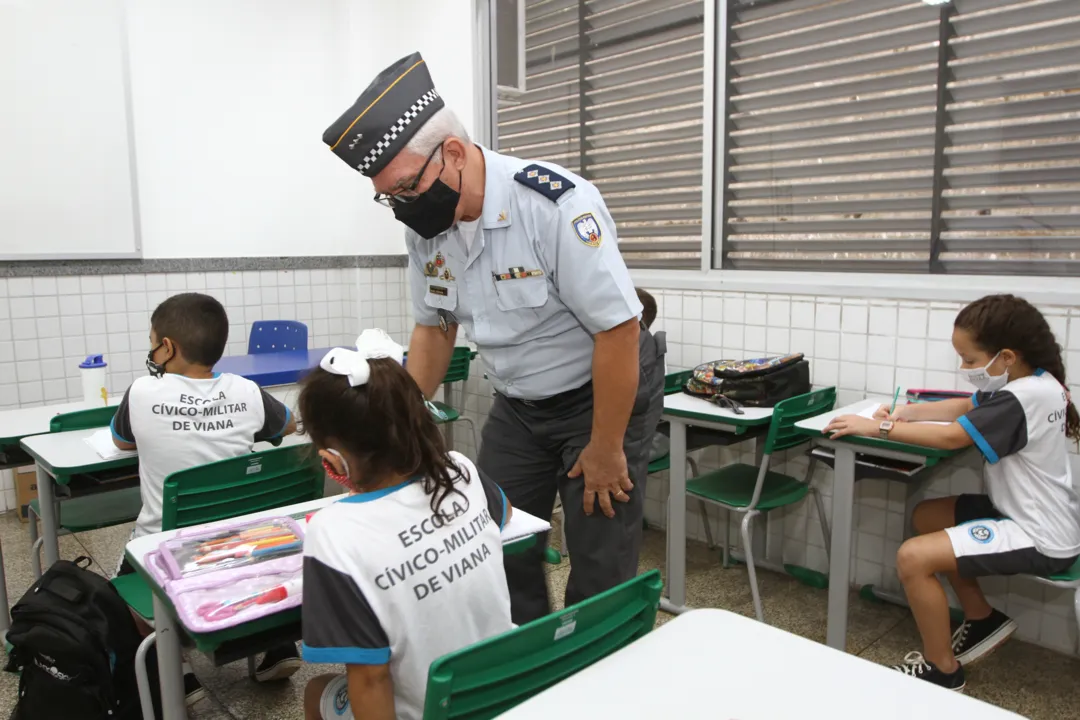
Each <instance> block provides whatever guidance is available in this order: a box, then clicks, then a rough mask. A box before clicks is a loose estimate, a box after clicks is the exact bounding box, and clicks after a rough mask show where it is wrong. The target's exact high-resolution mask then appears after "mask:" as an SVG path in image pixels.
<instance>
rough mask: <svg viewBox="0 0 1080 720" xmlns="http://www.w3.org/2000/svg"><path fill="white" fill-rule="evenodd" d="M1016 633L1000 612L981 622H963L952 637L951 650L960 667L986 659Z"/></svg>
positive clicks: (1008, 618)
mask: <svg viewBox="0 0 1080 720" xmlns="http://www.w3.org/2000/svg"><path fill="white" fill-rule="evenodd" d="M1014 632H1016V623H1015V622H1014V621H1013V620H1012V618H1010V617H1009V616H1008V615H1006V614H1005V613H1003V612H1001V611H1000V610H994V611H993V612H991V613H990V614H989V615H988V616H987V617H984V618H983V619H982V620H965V621H964V623H963V624H962V625H961V626H960V627H958V628H957V629H956V632H954V633H953V636H952V649H953V654H954V655H956V659H957V660H959V661H960V664H961V665H970V664H971V663H973V662H975V661H976V660H980V659H981V658H983V657H986V656H987V655H989V654H990V653H992V652H993V651H994V650H996V649H997V648H998V646H999V645H1001V644H1002V643H1003V642H1005V641H1006V640H1008V639H1009V636H1010V635H1012V634H1013V633H1014Z"/></svg>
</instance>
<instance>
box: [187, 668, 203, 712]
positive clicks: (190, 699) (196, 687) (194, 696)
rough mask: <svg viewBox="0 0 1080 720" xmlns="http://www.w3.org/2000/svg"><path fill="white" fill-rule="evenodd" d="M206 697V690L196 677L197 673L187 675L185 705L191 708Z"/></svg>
mask: <svg viewBox="0 0 1080 720" xmlns="http://www.w3.org/2000/svg"><path fill="white" fill-rule="evenodd" d="M204 697H206V690H204V689H203V686H202V683H201V682H199V678H197V677H195V673H187V674H185V675H184V703H185V704H186V705H187V706H188V707H191V706H192V705H194V704H195V703H197V702H199V701H200V700H202V699H203V698H204Z"/></svg>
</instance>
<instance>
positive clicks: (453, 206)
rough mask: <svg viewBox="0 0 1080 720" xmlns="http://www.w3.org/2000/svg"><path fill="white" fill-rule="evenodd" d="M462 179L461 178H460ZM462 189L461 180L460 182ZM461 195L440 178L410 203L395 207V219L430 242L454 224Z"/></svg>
mask: <svg viewBox="0 0 1080 720" xmlns="http://www.w3.org/2000/svg"><path fill="white" fill-rule="evenodd" d="M459 177H460V176H459ZM459 187H460V180H459ZM460 199H461V193H460V192H459V191H458V190H455V189H453V188H452V187H450V186H449V185H447V184H446V183H444V182H443V181H442V180H440V179H439V178H435V182H433V183H432V184H431V187H429V188H428V189H427V190H425V191H424V192H422V193H420V194H419V195H417V196H416V199H415V200H413V201H412V202H410V203H402V204H399V205H395V206H394V217H396V218H397V219H398V220H399V221H400V222H402V223H404V224H405V225H406V226H408V227H409V228H411V229H412V230H413V232H415V233H416V234H417V235H419V236H420V237H422V238H424V239H425V240H430V239H431V238H433V237H435V236H436V235H438V234H439V233H442V232H446V231H447V230H449V229H450V226H451V225H453V224H454V215H455V214H456V213H457V206H458V201H459V200H460Z"/></svg>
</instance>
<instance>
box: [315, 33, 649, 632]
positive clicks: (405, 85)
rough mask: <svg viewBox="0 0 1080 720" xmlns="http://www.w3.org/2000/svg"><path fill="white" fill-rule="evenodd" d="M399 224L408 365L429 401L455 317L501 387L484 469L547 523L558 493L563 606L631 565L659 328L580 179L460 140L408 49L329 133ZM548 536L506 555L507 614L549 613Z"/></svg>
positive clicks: (622, 576) (485, 442)
mask: <svg viewBox="0 0 1080 720" xmlns="http://www.w3.org/2000/svg"><path fill="white" fill-rule="evenodd" d="M323 140H324V141H325V142H326V144H327V145H329V146H330V148H331V150H332V151H333V152H334V154H336V155H337V156H338V157H340V158H341V159H342V160H344V161H345V162H346V163H348V164H349V165H350V166H352V167H353V168H355V169H357V170H359V171H360V172H361V173H362V174H363V175H366V176H367V177H369V178H371V179H372V181H373V183H374V186H375V190H376V194H375V201H376V202H379V203H381V204H383V205H385V206H386V207H388V208H390V209H391V210H392V211H393V213H394V215H395V217H396V218H397V219H398V220H399V221H400V222H402V223H403V224H404V225H405V226H406V227H407V228H408V230H407V231H406V233H405V242H406V245H407V247H408V253H409V269H408V274H409V279H410V283H411V288H412V301H413V306H414V308H413V309H414V314H415V317H416V327H415V328H414V330H413V334H412V339H411V342H410V345H409V363H408V368H409V371H410V373H411V374H412V376H413V377H414V378H415V379H416V382H417V384H418V385H419V386H420V388H421V389H422V390H423V392H424V393H425V394H427V395H428V396H429V397H430V396H431V395H433V394H434V393H435V392H436V390H437V389H438V387H439V384H440V383H441V381H442V378H443V376H444V374H445V373H446V370H447V367H448V364H449V361H450V356H451V353H452V351H453V348H454V345H455V341H456V338H457V332H458V328H459V327H460V328H463V329H464V330H465V333H466V335H467V336H468V338H469V339H470V340H472V341H473V342H474V343H476V346H477V349H478V350H479V354H480V359H481V361H482V363H483V366H484V369H485V371H486V372H487V375H488V377H489V378H490V379H491V383H492V385H493V386H494V388H495V391H496V392H495V399H494V402H493V404H492V407H491V412H490V414H489V416H488V419H487V422H486V423H485V425H484V428H483V432H482V446H481V448H480V450H479V457H478V462H477V465H478V467H479V468H480V470H481V472H484V473H486V474H487V475H488V476H490V477H491V478H492V479H494V480H495V481H496V482H497V483H498V484H499V485H500V486H501V487H502V488H503V490H504V491H505V493H506V495H507V497H508V498H509V499H510V502H511V504H513V505H514V506H516V507H519V508H521V509H523V510H525V511H527V512H529V513H532V514H533V515H537V516H539V517H542V518H549V517H550V516H551V511H552V506H553V504H554V500H555V494H556V492H558V493H559V495H560V497H561V498H562V505H563V517H564V523H565V532H566V540H567V545H568V549H569V553H570V564H571V573H570V578H569V581H568V583H567V589H566V603H567V604H568V605H569V604H571V603H574V602H578V601H580V600H582V599H584V598H587V597H590V596H592V595H595V594H597V593H599V592H602V591H604V590H606V589H608V588H610V587H612V586H614V585H617V584H619V583H621V582H623V581H625V580H628V579H630V578H632V577H634V576H635V575H636V574H637V562H638V551H639V549H640V545H641V533H642V517H643V506H644V499H645V476H646V474H647V469H646V468H647V465H648V451H649V446H650V441H651V438H652V435H653V433H654V432H655V429H656V425H657V422H658V420H659V417H660V412H661V410H662V405H663V368H664V364H663V359H662V355H663V353H664V347H663V340H662V338H654V337H653V336H652V335H651V334H650V333H649V332H648V330H646V329H645V328H644V327H643V326H642V325H641V323H640V321H639V315H640V313H641V310H642V306H641V303H640V302H639V301H638V298H637V294H636V292H635V290H634V286H633V284H632V282H631V280H630V275H629V273H628V272H627V269H626V265H625V264H624V262H623V259H622V256H621V255H620V253H619V248H618V244H617V238H616V234H615V223H614V222H613V221H612V219H611V215H610V214H609V213H608V210H607V207H606V206H605V205H604V200H603V198H602V197H601V196H600V193H599V191H598V190H597V189H596V187H595V186H593V184H592V183H590V182H589V181H587V180H585V179H583V178H581V177H579V176H577V175H575V174H573V173H570V172H568V171H567V170H564V169H563V168H561V167H559V166H557V165H553V164H551V163H545V162H530V161H527V160H519V159H517V158H513V157H508V156H506V155H501V154H499V153H496V152H493V151H491V150H488V149H487V148H483V147H480V146H478V145H476V144H474V143H472V142H471V141H470V140H469V136H468V133H467V131H466V130H465V128H464V127H463V126H462V124H461V122H460V121H459V120H458V119H457V118H456V117H455V115H454V114H453V112H452V111H451V110H450V109H449V108H447V107H445V104H444V102H443V99H442V98H441V97H440V96H439V93H438V92H437V91H436V89H435V87H434V84H433V83H432V80H431V76H430V74H429V73H428V69H427V66H426V65H425V64H424V60H423V59H422V58H421V57H420V55H419V54H418V53H417V54H413V55H410V56H409V57H406V58H403V59H401V60H399V61H398V62H396V63H394V64H393V65H391V66H390V67H388V68H387V69H386V70H384V71H383V72H382V73H380V74H379V75H378V77H376V78H375V80H374V81H372V83H371V85H369V86H368V88H367V89H366V90H364V92H363V93H362V94H361V95H360V97H359V98H358V99H357V100H356V102H355V103H354V104H353V105H352V107H350V108H349V109H348V110H346V111H345V113H344V114H342V115H341V117H340V118H338V119H337V120H336V121H335V122H334V123H333V124H332V125H331V126H330V127H329V128H328V129H327V130H326V133H325V134H324V136H323ZM541 545H542V543H538V545H537V547H535V548H534V550H533V551H531V552H529V553H525V554H522V555H517V556H512V557H507V558H506V559H505V564H506V571H507V581H508V584H509V587H510V595H511V603H512V608H513V619H514V621H515V622H516V623H519V624H520V623H524V622H528V621H529V620H533V619H535V618H537V617H541V616H543V615H545V614H547V613H548V612H549V604H548V597H547V586H546V583H545V579H544V572H543V568H542V566H541V558H542V555H543V552H542V551H543V548H542V546H541Z"/></svg>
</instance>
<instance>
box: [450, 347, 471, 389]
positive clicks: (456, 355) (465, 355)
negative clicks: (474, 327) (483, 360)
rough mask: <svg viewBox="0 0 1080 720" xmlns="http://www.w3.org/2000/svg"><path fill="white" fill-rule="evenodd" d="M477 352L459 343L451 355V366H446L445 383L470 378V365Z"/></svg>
mask: <svg viewBox="0 0 1080 720" xmlns="http://www.w3.org/2000/svg"><path fill="white" fill-rule="evenodd" d="M474 356H475V353H474V352H473V351H472V350H471V349H470V348H467V347H464V346H461V345H458V346H457V347H455V348H454V352H453V354H452V355H451V356H450V366H449V367H448V368H446V377H444V378H443V383H444V384H445V383H452V382H462V381H465V380H468V379H469V365H470V364H472V359H473V357H474Z"/></svg>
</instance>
